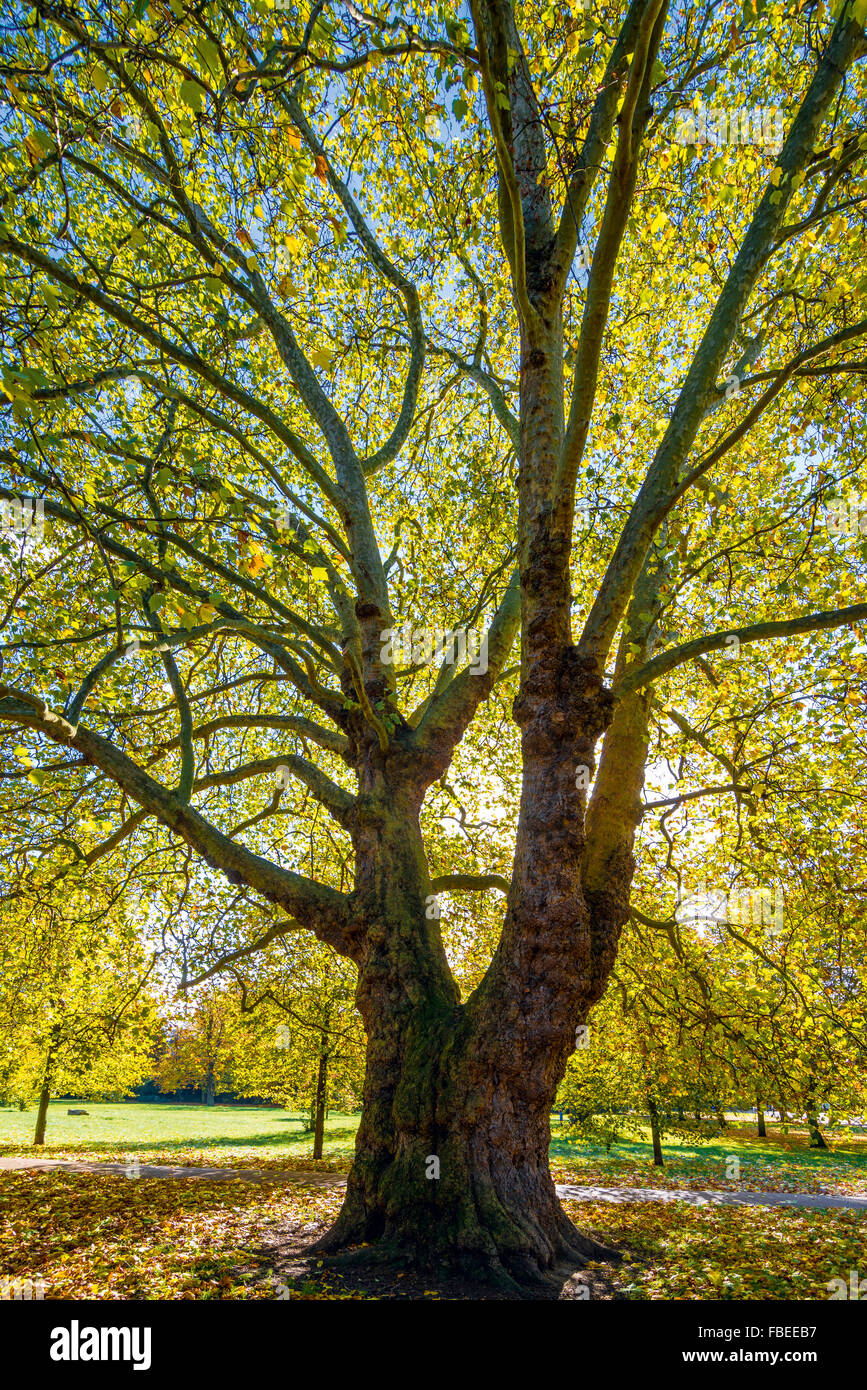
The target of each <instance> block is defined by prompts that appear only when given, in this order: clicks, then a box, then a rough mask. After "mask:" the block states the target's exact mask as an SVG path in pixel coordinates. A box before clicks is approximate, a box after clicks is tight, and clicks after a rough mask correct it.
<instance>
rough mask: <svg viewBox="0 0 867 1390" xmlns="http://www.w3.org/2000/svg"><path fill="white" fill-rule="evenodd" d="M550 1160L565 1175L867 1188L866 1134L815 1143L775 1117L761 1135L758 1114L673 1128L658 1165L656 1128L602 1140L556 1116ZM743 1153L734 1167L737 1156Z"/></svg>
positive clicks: (699, 1184)
mask: <svg viewBox="0 0 867 1390" xmlns="http://www.w3.org/2000/svg"><path fill="white" fill-rule="evenodd" d="M552 1135H553V1138H552V1143H551V1165H552V1168H553V1169H554V1171H555V1173H556V1174H557V1175H558V1176H561V1177H562V1178H563V1180H566V1181H569V1180H571V1181H573V1182H578V1183H598V1184H600V1185H607V1186H610V1187H616V1186H647V1187H679V1186H684V1187H692V1188H716V1189H720V1190H734V1189H737V1188H741V1189H746V1190H747V1191H779V1192H792V1191H801V1192H824V1191H828V1192H839V1193H846V1192H850V1193H855V1194H858V1195H862V1194H867V1134H864V1133H863V1132H862V1133H859V1134H856V1135H854V1136H853V1135H851V1134H849V1133H848V1131H847V1132H844V1131H840V1132H839V1133H831V1134H828V1135H826V1139H827V1141H828V1143H829V1145H830V1147H829V1148H828V1149H811V1148H809V1145H808V1135H807V1131H806V1129H803V1128H800V1127H798V1126H790V1128H789V1133H788V1134H784V1133H783V1132H782V1130H781V1129H780V1128H779V1126H776V1125H770V1124H769V1125H768V1137H767V1138H766V1139H759V1138H758V1137H757V1135H756V1133H755V1122H753V1123H752V1124H749V1123H748V1122H740V1123H738V1122H736V1121H735V1120H734V1119H732V1120H731V1121H730V1124H729V1127H728V1128H727V1129H726V1130H725V1131H724V1132H723V1133H722V1134H720V1135H717V1136H715V1137H713V1138H709V1139H687V1138H675V1137H669V1136H666V1137H665V1139H664V1141H663V1146H662V1147H663V1156H664V1160H665V1163H664V1167H663V1168H662V1169H659V1168H654V1167H653V1150H652V1148H651V1144H650V1135H649V1132H648V1131H644V1133H643V1135H642V1136H641V1137H640V1138H638V1139H635V1140H624V1141H623V1142H621V1143H618V1144H613V1145H612V1146H611V1150H610V1152H607V1151H606V1149H605V1146H604V1145H602V1144H594V1143H589V1142H587V1141H586V1140H579V1139H575V1138H573V1137H571V1136H570V1135H569V1133H568V1130H567V1129H566V1128H565V1127H563V1128H561V1127H560V1126H559V1125H557V1124H552ZM733 1158H736V1159H737V1160H738V1165H737V1167H735V1165H733V1164H732V1163H731V1160H732V1159H733Z"/></svg>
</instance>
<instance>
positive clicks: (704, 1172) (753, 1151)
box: [0, 1100, 867, 1194]
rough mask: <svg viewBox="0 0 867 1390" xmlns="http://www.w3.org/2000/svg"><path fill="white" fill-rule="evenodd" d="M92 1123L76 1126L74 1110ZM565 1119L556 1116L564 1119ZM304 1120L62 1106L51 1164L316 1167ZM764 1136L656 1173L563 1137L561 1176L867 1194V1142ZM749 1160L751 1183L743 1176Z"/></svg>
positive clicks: (626, 1155) (681, 1158) (701, 1143)
mask: <svg viewBox="0 0 867 1390" xmlns="http://www.w3.org/2000/svg"><path fill="white" fill-rule="evenodd" d="M70 1108H72V1109H85V1110H87V1111H89V1114H88V1115H81V1116H73V1115H67V1113H66V1112H67V1110H68V1109H70ZM35 1118H36V1116H35V1111H34V1110H28V1111H25V1112H24V1113H20V1112H19V1111H17V1110H11V1109H0V1153H5V1154H28V1153H32V1152H33V1147H32V1139H33V1126H34V1123H35ZM553 1118H554V1119H556V1116H555V1117H553ZM302 1119H303V1116H302V1114H301V1113H300V1112H292V1113H289V1112H287V1111H285V1110H278V1109H273V1108H271V1107H269V1106H249V1107H246V1106H231V1105H215V1106H203V1105H175V1104H172V1103H170V1102H162V1103H157V1104H153V1103H151V1104H148V1103H145V1102H127V1103H123V1102H120V1103H115V1104H100V1103H91V1102H87V1101H78V1102H76V1101H65V1100H64V1101H54V1102H53V1103H52V1104H51V1106H50V1107H49V1114H48V1125H47V1130H46V1140H47V1142H46V1144H45V1146H44V1148H43V1149H42V1150H41V1153H42V1155H43V1156H44V1157H46V1158H67V1157H84V1156H89V1157H92V1158H95V1159H104V1160H112V1159H113V1160H124V1161H125V1160H126V1159H127V1158H129V1157H132V1156H134V1155H138V1156H139V1157H140V1159H141V1160H142V1161H143V1162H148V1161H150V1162H153V1163H160V1162H163V1163H176V1164H193V1165H197V1164H198V1165H210V1164H221V1165H227V1166H231V1167H247V1168H276V1167H287V1168H290V1167H296V1166H297V1167H311V1166H313V1160H312V1153H313V1136H312V1134H310V1133H309V1131H304V1129H303V1126H302ZM357 1128H358V1116H357V1115H346V1114H337V1113H334V1114H331V1115H329V1117H328V1120H327V1121H326V1126H325V1148H324V1157H323V1160H322V1166H324V1167H330V1168H343V1167H346V1166H347V1164H348V1160H349V1159H350V1157H351V1155H352V1151H353V1147H354V1143H355V1132H356V1130H357ZM754 1131H755V1125H754V1124H753V1125H750V1124H748V1123H746V1122H742V1123H736V1122H735V1121H734V1117H732V1123H731V1125H730V1128H729V1129H727V1130H726V1131H725V1132H724V1134H722V1135H719V1136H717V1137H715V1138H710V1139H704V1140H702V1139H684V1138H681V1139H675V1138H668V1137H666V1140H665V1143H664V1152H665V1167H664V1168H663V1169H662V1170H661V1171H660V1169H658V1168H654V1167H653V1165H652V1151H651V1147H650V1136H649V1135H647V1134H642V1135H640V1136H639V1137H638V1138H636V1139H634V1140H631V1141H624V1142H623V1143H619V1144H614V1145H613V1146H612V1148H611V1151H610V1153H607V1152H606V1150H605V1148H604V1146H602V1145H598V1144H593V1143H589V1142H587V1141H584V1140H578V1139H575V1138H574V1137H572V1136H570V1135H569V1133H568V1131H567V1130H566V1129H564V1128H561V1127H560V1126H559V1125H557V1124H556V1123H554V1124H553V1126H552V1135H553V1138H552V1143H551V1164H552V1168H553V1170H554V1172H555V1174H556V1176H557V1178H558V1180H561V1181H566V1182H577V1183H582V1184H598V1185H601V1186H606V1187H618V1186H630V1187H631V1186H652V1187H660V1186H667V1187H683V1186H688V1187H693V1188H717V1189H736V1188H746V1189H748V1190H750V1189H751V1190H754V1191H763V1190H772V1191H804V1192H822V1191H831V1192H840V1193H846V1192H851V1193H858V1194H862V1193H867V1135H859V1136H854V1137H853V1136H851V1135H849V1134H845V1135H844V1134H843V1133H842V1132H841V1133H840V1134H838V1135H833V1134H832V1135H831V1136H829V1141H830V1143H831V1148H830V1149H829V1150H828V1151H821V1150H816V1149H810V1148H809V1147H808V1146H807V1135H806V1132H805V1131H804V1130H801V1129H798V1128H793V1129H792V1130H790V1133H789V1134H788V1135H784V1134H782V1132H781V1131H780V1130H779V1128H778V1127H777V1126H769V1131H768V1138H767V1139H764V1140H762V1139H758V1138H757V1137H756V1135H755V1132H754ZM732 1158H737V1159H738V1162H739V1171H738V1172H736V1173H733V1172H732V1165H731V1159H732Z"/></svg>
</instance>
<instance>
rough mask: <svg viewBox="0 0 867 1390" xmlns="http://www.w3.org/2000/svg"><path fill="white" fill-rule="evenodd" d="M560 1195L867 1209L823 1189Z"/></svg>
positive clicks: (861, 1201) (574, 1191) (563, 1186)
mask: <svg viewBox="0 0 867 1390" xmlns="http://www.w3.org/2000/svg"><path fill="white" fill-rule="evenodd" d="M557 1196H558V1197H567V1198H568V1199H569V1200H570V1201H573V1202H615V1203H616V1202H690V1203H691V1204H692V1205H693V1206H696V1207H706V1206H715V1207H810V1208H812V1209H813V1210H815V1211H819V1210H821V1209H822V1208H824V1207H846V1208H848V1209H850V1210H852V1211H867V1197H835V1196H831V1195H830V1194H826V1193H822V1192H693V1191H691V1190H690V1189H689V1188H686V1187H683V1188H675V1187H578V1186H576V1185H575V1184H574V1183H558V1184H557Z"/></svg>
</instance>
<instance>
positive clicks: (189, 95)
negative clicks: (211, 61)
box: [180, 78, 205, 111]
mask: <svg viewBox="0 0 867 1390" xmlns="http://www.w3.org/2000/svg"><path fill="white" fill-rule="evenodd" d="M180 94H181V100H182V101H184V102H186V104H187V106H189V108H190V110H191V111H201V109H202V103H203V102H204V100H205V89H204V87H200V86H199V84H198V82H194V81H193V80H192V79H191V78H187V80H186V81H185V82H182V83H181V87H180Z"/></svg>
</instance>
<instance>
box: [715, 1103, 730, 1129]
mask: <svg viewBox="0 0 867 1390" xmlns="http://www.w3.org/2000/svg"><path fill="white" fill-rule="evenodd" d="M715 1115H716V1122H717V1127H718V1128H719V1129H726V1128H727V1127H728V1121H727V1120H726V1117H725V1115H724V1113H723V1111H722V1107H721V1106H719V1105H718V1106H717V1107H716V1111H715Z"/></svg>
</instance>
